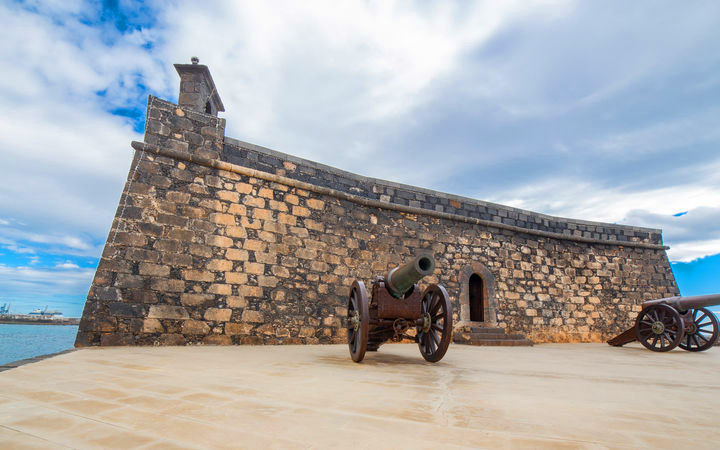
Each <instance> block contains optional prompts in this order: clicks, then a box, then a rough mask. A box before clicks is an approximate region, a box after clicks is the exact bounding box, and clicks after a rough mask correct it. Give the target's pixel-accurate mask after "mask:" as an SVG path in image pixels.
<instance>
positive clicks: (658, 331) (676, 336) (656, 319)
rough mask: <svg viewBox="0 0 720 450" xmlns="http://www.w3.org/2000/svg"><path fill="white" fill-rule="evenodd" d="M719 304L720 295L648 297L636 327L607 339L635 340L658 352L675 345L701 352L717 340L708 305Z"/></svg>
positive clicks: (612, 341) (615, 341)
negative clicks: (652, 298)
mask: <svg viewBox="0 0 720 450" xmlns="http://www.w3.org/2000/svg"><path fill="white" fill-rule="evenodd" d="M713 305H720V294H715V295H698V296H695V297H669V298H661V299H657V300H648V301H646V302H644V303H643V304H642V310H641V311H640V313H639V314H638V316H637V319H636V320H635V326H633V327H632V328H630V329H629V330H627V331H625V332H624V333H622V334H619V335H617V336H615V337H614V338H612V339H610V340H609V341H608V344H610V345H612V346H615V347H620V346H623V345H625V344H627V343H630V342H633V341H635V340H637V341H640V343H641V344H642V345H644V346H645V347H646V348H648V349H650V350H652V351H655V352H667V351H670V350H672V349H674V348H675V347H678V346H679V347H680V348H682V349H683V350H687V351H690V352H701V351H703V350H707V349H709V348H710V347H712V346H713V345H714V344H715V342H716V341H717V339H718V328H719V327H718V320H717V318H716V317H715V314H713V313H712V311H710V310H709V309H707V308H706V307H707V306H713Z"/></svg>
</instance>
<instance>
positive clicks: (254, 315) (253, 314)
mask: <svg viewBox="0 0 720 450" xmlns="http://www.w3.org/2000/svg"><path fill="white" fill-rule="evenodd" d="M242 320H243V322H250V323H262V322H264V321H265V316H264V315H263V313H261V312H260V311H252V310H250V309H246V310H245V311H243V313H242Z"/></svg>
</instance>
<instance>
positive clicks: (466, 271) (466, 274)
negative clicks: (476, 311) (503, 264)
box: [459, 262, 497, 326]
mask: <svg viewBox="0 0 720 450" xmlns="http://www.w3.org/2000/svg"><path fill="white" fill-rule="evenodd" d="M473 275H477V276H479V277H480V278H482V287H483V299H484V305H483V317H484V319H485V320H484V321H483V322H481V323H483V324H486V325H491V326H496V325H497V299H496V298H495V276H493V274H492V272H490V270H489V269H488V268H487V267H485V265H483V264H481V263H479V262H473V263H471V264H468V265H466V266H464V267H463V268H462V269H460V279H459V282H460V321H461V322H468V323H473V322H472V321H471V320H470V277H472V276H473Z"/></svg>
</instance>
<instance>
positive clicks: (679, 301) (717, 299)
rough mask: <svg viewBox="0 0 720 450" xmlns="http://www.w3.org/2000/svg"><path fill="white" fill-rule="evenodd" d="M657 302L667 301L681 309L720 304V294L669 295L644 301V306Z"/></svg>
mask: <svg viewBox="0 0 720 450" xmlns="http://www.w3.org/2000/svg"><path fill="white" fill-rule="evenodd" d="M657 303H667V304H668V305H670V306H673V307H675V308H676V309H678V310H680V311H687V310H688V309H697V308H705V307H707V306H713V305H720V294H712V295H695V296H692V297H667V298H660V299H657V300H648V301H646V302H643V308H644V307H647V306H650V305H654V304H657Z"/></svg>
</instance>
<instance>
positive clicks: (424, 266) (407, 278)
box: [385, 255, 435, 298]
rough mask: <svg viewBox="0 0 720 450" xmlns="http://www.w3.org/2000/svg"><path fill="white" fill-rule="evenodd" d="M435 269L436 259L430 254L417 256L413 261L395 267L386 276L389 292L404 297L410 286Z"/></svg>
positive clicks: (396, 296)
mask: <svg viewBox="0 0 720 450" xmlns="http://www.w3.org/2000/svg"><path fill="white" fill-rule="evenodd" d="M433 270H435V259H434V258H433V257H432V256H430V255H421V256H417V257H415V258H414V259H413V260H412V261H410V262H408V263H406V264H403V265H402V266H398V267H395V268H394V269H391V270H390V272H388V274H387V277H385V279H386V281H387V283H386V285H387V286H386V287H387V290H388V292H390V294H391V295H392V296H393V297H395V298H402V297H403V296H404V295H405V293H406V292H407V291H408V290H410V288H412V287H413V285H415V283H417V282H418V281H420V280H421V279H422V278H423V277H426V276H428V275H430V274H431V273H433Z"/></svg>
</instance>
